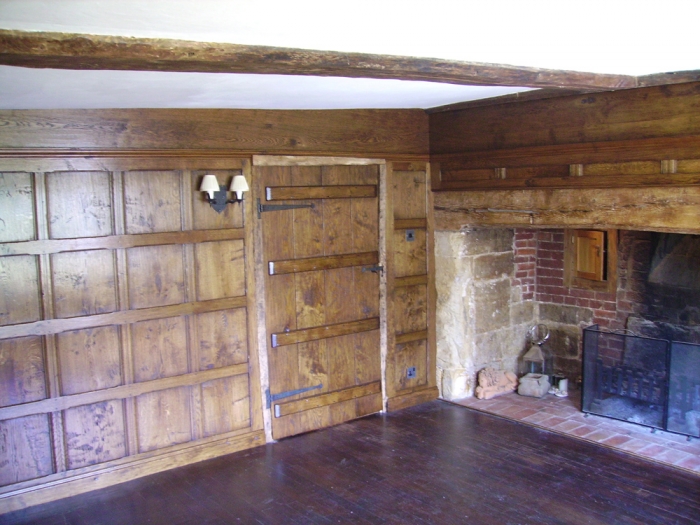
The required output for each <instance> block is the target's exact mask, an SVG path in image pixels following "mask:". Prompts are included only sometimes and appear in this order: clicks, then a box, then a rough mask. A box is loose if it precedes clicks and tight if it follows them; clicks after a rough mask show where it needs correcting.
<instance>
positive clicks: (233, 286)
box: [194, 241, 246, 301]
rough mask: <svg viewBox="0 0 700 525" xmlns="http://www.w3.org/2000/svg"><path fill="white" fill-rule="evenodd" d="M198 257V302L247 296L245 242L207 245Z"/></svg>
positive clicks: (198, 247) (197, 251) (198, 250)
mask: <svg viewBox="0 0 700 525" xmlns="http://www.w3.org/2000/svg"><path fill="white" fill-rule="evenodd" d="M194 253H195V264H196V266H197V275H196V278H197V300H198V301H207V300H209V299H220V298H223V297H238V296H241V295H245V294H246V288H245V250H244V243H243V241H220V242H203V243H200V244H197V245H196V246H195V248H194Z"/></svg>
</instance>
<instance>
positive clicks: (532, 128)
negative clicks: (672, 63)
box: [430, 82, 700, 167]
mask: <svg viewBox="0 0 700 525" xmlns="http://www.w3.org/2000/svg"><path fill="white" fill-rule="evenodd" d="M699 101H700V83H699V82H689V83H685V84H676V85H672V86H657V87H649V88H641V89H629V90H621V91H609V92H603V93H594V94H591V93H588V94H582V95H574V96H568V97H561V98H554V99H547V100H539V101H530V102H524V103H521V104H508V105H507V106H503V105H501V106H488V107H481V108H473V109H469V110H464V111H451V112H444V113H434V114H432V115H430V146H431V154H432V155H440V154H447V153H462V152H477V151H478V152H487V151H493V152H495V151H496V150H507V149H514V148H524V147H534V146H547V145H568V144H577V143H591V142H607V141H624V140H630V141H636V140H643V139H650V138H652V137H653V138H656V137H680V136H684V135H685V136H692V135H695V136H697V135H699V134H700V123H699V122H700V121H698V119H696V118H689V117H690V114H693V113H696V112H697V109H696V108H697V107H698V102H699ZM671 158H677V157H675V156H674V157H671ZM610 160H616V159H610ZM535 164H536V163H535ZM496 167H498V166H496Z"/></svg>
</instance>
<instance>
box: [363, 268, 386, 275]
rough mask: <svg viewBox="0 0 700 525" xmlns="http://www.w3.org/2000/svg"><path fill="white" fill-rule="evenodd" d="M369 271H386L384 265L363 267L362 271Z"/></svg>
mask: <svg viewBox="0 0 700 525" xmlns="http://www.w3.org/2000/svg"><path fill="white" fill-rule="evenodd" d="M367 272H372V273H384V267H383V266H365V267H364V268H362V273H367Z"/></svg>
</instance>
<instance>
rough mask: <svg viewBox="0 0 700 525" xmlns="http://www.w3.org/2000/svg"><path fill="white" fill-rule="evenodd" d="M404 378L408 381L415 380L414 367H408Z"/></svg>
mask: <svg viewBox="0 0 700 525" xmlns="http://www.w3.org/2000/svg"><path fill="white" fill-rule="evenodd" d="M406 377H407V378H408V379H415V378H416V367H415V366H409V367H408V368H407V369H406Z"/></svg>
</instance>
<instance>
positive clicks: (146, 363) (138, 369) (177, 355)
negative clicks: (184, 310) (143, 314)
mask: <svg viewBox="0 0 700 525" xmlns="http://www.w3.org/2000/svg"><path fill="white" fill-rule="evenodd" d="M131 337H132V342H131V352H132V354H133V356H134V379H135V381H137V382H139V381H150V380H153V379H160V378H163V377H171V376H177V375H182V374H186V373H187V372H188V365H187V363H188V358H187V326H186V323H185V318H184V317H170V318H167V319H154V320H152V321H143V322H140V323H134V324H133V325H132V328H131Z"/></svg>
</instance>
